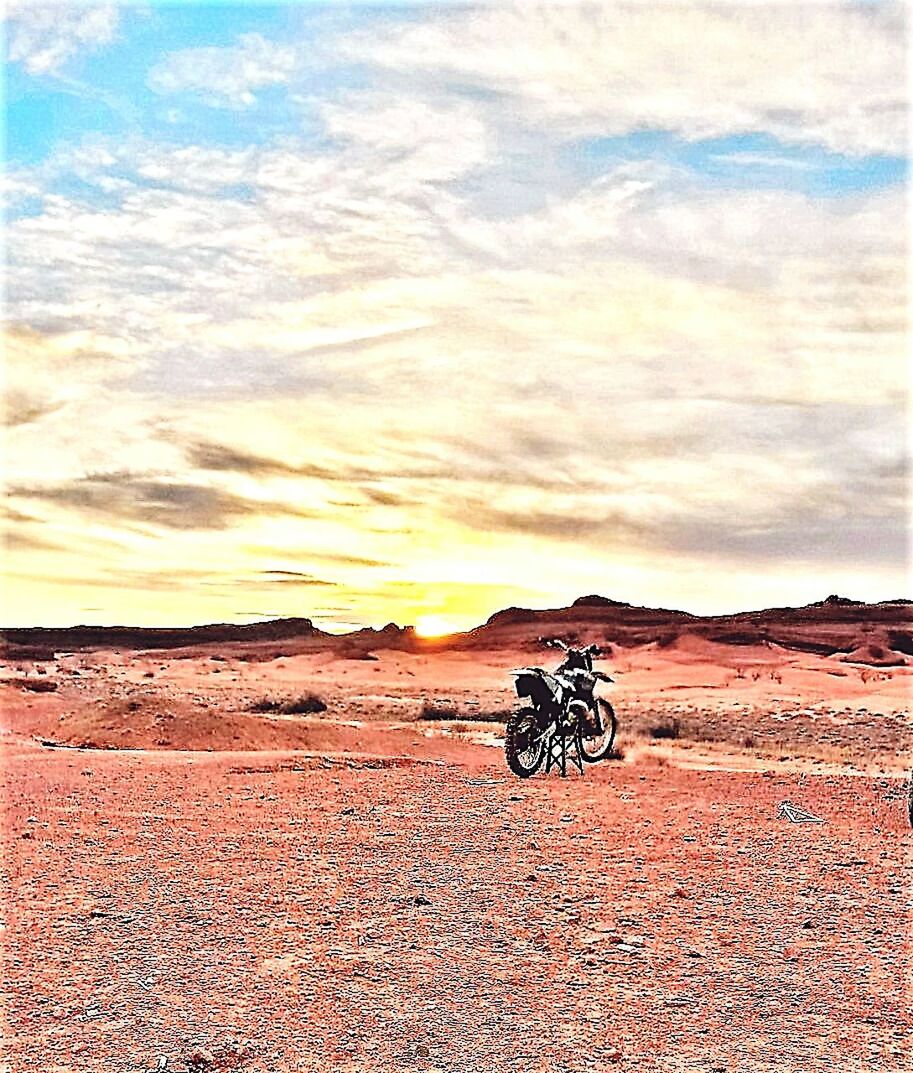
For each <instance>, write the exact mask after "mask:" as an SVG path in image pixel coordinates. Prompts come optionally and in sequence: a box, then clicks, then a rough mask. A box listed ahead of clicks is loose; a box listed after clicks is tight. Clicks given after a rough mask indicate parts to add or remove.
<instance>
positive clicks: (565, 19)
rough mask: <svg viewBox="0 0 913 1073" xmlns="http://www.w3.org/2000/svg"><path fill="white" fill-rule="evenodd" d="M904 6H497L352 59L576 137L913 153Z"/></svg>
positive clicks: (367, 48) (397, 30) (441, 15)
mask: <svg viewBox="0 0 913 1073" xmlns="http://www.w3.org/2000/svg"><path fill="white" fill-rule="evenodd" d="M904 20H905V11H904V8H903V7H902V5H900V4H892V3H887V4H866V5H860V4H852V3H833V4H804V5H798V6H797V5H788V4H723V5H720V4H701V3H687V4H676V5H668V4H648V3H641V4H625V5H613V6H606V5H601V4H552V3H530V2H528V0H523V2H522V3H519V2H514V3H504V4H494V5H490V6H487V7H484V8H481V9H478V10H473V11H472V13H471V14H470V13H468V12H467V11H466V10H464V9H461V8H459V7H450V8H444V9H442V10H440V11H439V12H435V13H434V14H429V17H427V18H423V19H416V20H406V21H404V22H402V23H392V24H390V25H388V26H386V27H379V26H372V27H371V28H370V30H369V31H362V32H359V33H356V34H351V35H348V36H347V37H344V38H342V39H341V40H340V41H339V43H338V48H339V50H340V52H341V54H342V55H343V56H344V57H345V58H346V59H348V60H349V61H352V62H356V61H358V62H361V63H365V64H370V65H375V66H378V67H380V68H383V69H385V70H386V71H387V72H389V74H390V77H391V78H397V79H402V78H403V77H404V75H406V73H408V75H409V76H410V77H411V78H412V79H413V84H414V83H415V82H416V81H418V82H420V84H422V85H424V86H426V87H427V86H434V85H440V84H441V83H445V84H446V83H449V84H451V85H453V86H457V87H466V88H468V89H471V90H473V91H475V92H476V93H478V94H482V93H485V94H489V95H491V96H492V97H493V99H494V100H495V101H496V102H497V103H498V106H499V107H503V102H504V101H505V99H506V100H507V101H508V102H509V105H508V107H509V108H510V110H511V111H514V112H516V113H518V114H519V115H520V116H521V117H522V118H523V119H524V120H525V121H526V122H527V123H531V124H539V125H549V126H552V127H554V126H556V125H560V127H561V128H562V129H563V131H564V133H565V135H566V137H568V138H575V137H576V138H585V137H605V136H607V135H620V134H626V133H629V132H632V131H638V130H645V129H646V130H662V131H675V132H677V133H679V134H681V135H682V136H683V137H686V138H689V139H698V138H713V137H720V136H722V135H727V134H743V133H745V132H748V131H761V132H765V133H768V134H772V135H773V136H774V137H776V138H778V139H780V140H781V141H784V142H792V143H799V144H801V143H810V142H814V143H818V144H821V145H825V146H827V147H828V148H831V149H835V150H837V151H840V152H850V153H896V154H903V153H904V151H905V146H906V120H905V115H906V98H905V92H904V85H905V80H904V76H903V72H904V37H905V35H904Z"/></svg>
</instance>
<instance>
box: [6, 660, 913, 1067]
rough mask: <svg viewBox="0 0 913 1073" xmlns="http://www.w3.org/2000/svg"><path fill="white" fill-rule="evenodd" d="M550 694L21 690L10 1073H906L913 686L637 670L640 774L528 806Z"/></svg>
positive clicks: (72, 663)
mask: <svg viewBox="0 0 913 1073" xmlns="http://www.w3.org/2000/svg"><path fill="white" fill-rule="evenodd" d="M213 655H214V656H216V657H217V658H215V659H213V658H212V656H213ZM529 659H530V654H529V653H528V652H527V653H526V654H525V655H521V654H519V653H514V654H511V653H504V652H500V653H497V654H492V653H487V654H485V653H482V654H480V653H477V652H476V653H472V654H471V655H470V654H467V653H441V654H438V655H412V654H408V653H402V652H384V653H382V654H381V656H380V659H378V660H376V661H372V660H340V659H335V658H332V656H331V655H327V654H323V655H309V656H296V657H293V658H288V659H279V660H276V661H272V662H258V663H247V662H245V661H243V660H238V659H231V660H228V661H226V660H225V659H224V658H222V657H219V656H218V653H215V652H214V653H212V654H210V655H209V656H197V657H196V658H194V659H181V658H180V657H179V655H176V654H175V653H170V654H167V655H164V654H149V653H145V654H144V653H119V652H94V653H80V654H77V655H73V656H63V657H61V658H60V659H58V660H57V661H55V662H53V663H48V664H45V665H44V666H43V669H44V670H45V672H46V673H45V674H43V675H40V674H39V673H38V670H39V668H38V666H37V665H36V666H32V665H28V664H24V665H20V666H18V667H17V666H7V667H6V668H4V670H3V672H2V676H3V677H4V678H5V679H9V680H10V681H7V682H6V683H5V684H4V685H2V686H0V691H2V692H0V703H2V722H0V747H2V784H3V785H2V794H3V801H4V803H5V808H4V816H3V825H2V832H0V841H2V847H0V849H2V860H3V862H4V865H3V868H4V874H3V883H4V897H3V901H4V913H3V922H2V923H3V927H2V931H0V943H2V953H3V959H4V972H3V975H4V982H5V990H6V997H5V999H4V1003H3V1013H4V1021H5V1024H4V1042H3V1052H2V1060H0V1069H2V1070H3V1071H4V1073H18V1071H20V1070H34V1071H42V1073H45V1071H47V1073H65V1071H67V1073H69V1071H74V1073H75V1071H81V1070H98V1071H102V1070H104V1071H106V1073H108V1071H110V1073H115V1071H121V1070H123V1071H128V1070H129V1071H138V1070H154V1069H157V1068H162V1069H167V1070H172V1071H173V1070H178V1071H181V1073H183V1071H187V1070H197V1071H201V1070H218V1069H240V1070H250V1071H262V1073H266V1071H270V1073H284V1071H293V1070H294V1071H317V1070H319V1071H321V1073H322V1071H328V1070H333V1071H346V1073H347V1071H353V1073H354V1071H365V1073H368V1071H375V1070H377V1071H381V1070H383V1071H386V1070H397V1069H409V1070H418V1071H427V1073H433V1071H435V1070H441V1071H457V1070H473V1071H476V1070H505V1071H506V1070H518V1071H519V1070H523V1071H524V1073H526V1071H530V1070H532V1071H539V1070H542V1071H555V1073H557V1071H575V1073H576V1071H578V1070H579V1071H583V1070H590V1069H594V1068H601V1067H603V1066H606V1065H609V1066H611V1067H612V1068H615V1067H616V1066H617V1067H618V1068H627V1069H632V1070H635V1069H636V1070H643V1071H647V1070H660V1071H666V1070H668V1071H670V1073H671V1071H684V1070H689V1071H690V1070H707V1071H711V1070H719V1071H722V1070H730V1069H752V1070H754V1069H758V1070H776V1071H780V1070H782V1071H787V1070H789V1071H792V1070H798V1069H801V1070H817V1069H820V1070H824V1069H830V1068H831V1067H832V1066H836V1067H837V1068H840V1069H843V1070H852V1071H856V1070H858V1071H862V1070H865V1071H869V1070H873V1069H878V1070H886V1071H893V1070H898V1071H899V1070H902V1069H903V1070H905V1069H907V1068H909V1066H908V1058H909V1053H910V1050H909V1048H910V1043H911V1029H913V1020H911V1016H910V1014H909V1012H908V1011H909V1007H910V1005H911V1001H910V1000H911V998H913V984H911V958H913V955H911V941H910V940H911V910H910V906H911V895H913V852H911V851H913V831H911V830H910V827H909V825H908V821H907V815H906V800H905V793H906V787H905V782H904V777H905V774H906V772H907V770H908V769H909V754H910V737H911V720H910V716H909V713H908V710H907V709H908V704H907V701H908V698H909V687H910V681H911V679H910V675H911V674H913V670H911V669H909V668H906V667H900V668H890V669H884V670H879V671H877V672H875V671H872V669H868V671H867V672H866V673H865V674H863V673H862V671H861V670H858V669H855V668H852V667H849V666H847V665H846V664H841V663H839V662H837V661H836V660H835V659H834V658H833V657H819V656H809V655H804V654H798V653H795V652H785V651H783V650H780V649H776V648H771V647H768V646H763V647H760V646H759V647H758V648H757V649H748V650H746V649H745V648H744V647H742V648H739V649H737V650H734V649H733V648H732V647H731V646H730V647H725V646H716V645H710V644H709V642H706V641H698V640H694V639H684V640H683V641H681V642H679V644H677V645H675V646H671V647H669V648H665V649H657V648H656V646H655V645H647V646H643V647H642V648H638V649H629V650H625V651H624V652H623V653H622V654H621V655H620V656H619V657H618V659H617V660H616V661H615V662H613V663H612V664H611V665H610V667H609V669H611V670H612V672H613V673H615V674H616V675H617V683H616V687H615V689H614V691H613V693H612V694H611V696H612V699H613V702H614V703H615V706H616V709H617V711H618V714H619V719H620V723H621V728H622V732H621V745H622V749H623V752H624V759H623V760H622V761H615V762H606V763H603V764H600V765H595V766H593V767H589V768H588V769H587V771H586V774H585V776H584V777H580V776H578V775H573V776H571V777H569V778H567V779H565V780H562V779H560V778H559V777H557V776H556V775H550V776H548V777H545V776H537V777H536V778H535V779H533V780H530V781H525V782H524V781H520V780H517V779H515V778H514V777H513V776H511V775H510V774H509V773H508V771H507V769H506V767H505V765H504V762H503V754H502V753H501V752H500V751H499V749H498V747H497V745H498V739H499V723H498V722H497V721H491V722H486V721H484V717H492V716H498V715H499V713H502V712H503V711H504V710H506V709H508V708H509V707H510V706H511V705H512V703H513V700H512V698H511V695H510V692H509V679H506V678H505V674H504V672H505V669H506V668H508V667H510V666H514V665H517V664H518V663H525V662H528V661H529ZM74 672H76V673H74ZM39 678H40V679H42V680H48V681H51V682H53V683H54V684H55V685H56V689H53V690H48V691H46V692H37V693H36V692H32V691H31V690H29V689H24V688H23V686H22V679H27V680H29V681H31V680H33V679H34V680H37V679H39ZM308 692H314V693H316V694H319V696H320V697H322V698H323V699H324V701H325V702H326V704H327V710H326V711H324V712H319V713H314V714H311V715H289V714H282V713H256V712H251V711H249V710H248V709H249V707H250V705H251V704H253V703H255V702H256V701H258V700H262V699H263V698H264V697H267V698H272V699H288V698H291V697H295V696H298V695H300V694H303V693H308ZM423 712H424V715H425V716H429V715H430V716H432V718H420V716H422V714H423ZM441 715H445V716H448V717H450V718H446V719H441V718H439V717H440V716H441ZM676 721H677V722H676ZM657 727H663V728H666V730H668V728H669V727H672V728H673V730H672V732H671V736H669V735H668V734H667V736H660V737H656V736H654V732H655V729H656V728H657ZM663 733H665V731H664V732H663ZM38 739H43V740H44V741H45V742H49V741H53V742H56V743H58V744H59V745H62V746H69V747H64V748H52V747H46V746H42V745H41V744H39V741H38ZM86 743H90V744H92V745H94V746H98V748H74V747H73V746H78V745H84V744H86ZM784 800H789V801H791V802H794V803H796V804H798V805H801V806H804V807H805V808H807V809H809V810H811V812H812V813H814V814H815V815H817V816H818V817H820V818H821V819H822V820H823V821H824V822H822V823H819V824H792V823H790V822H789V821H788V820H786V819H784V818H782V816H779V815H778V806H779V805H780V803H781V802H783V801H784Z"/></svg>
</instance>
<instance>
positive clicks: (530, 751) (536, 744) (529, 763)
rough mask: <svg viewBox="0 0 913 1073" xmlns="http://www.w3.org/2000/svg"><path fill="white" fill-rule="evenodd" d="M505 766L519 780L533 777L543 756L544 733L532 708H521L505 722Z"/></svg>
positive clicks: (540, 764)
mask: <svg viewBox="0 0 913 1073" xmlns="http://www.w3.org/2000/svg"><path fill="white" fill-rule="evenodd" d="M504 755H505V756H506V757H507V766H508V767H509V768H510V770H511V771H512V772H513V773H514V774H515V775H519V776H520V778H521V779H528V778H529V777H530V775H535V774H536V772H537V771H538V770H539V768H540V767H541V766H542V760H543V757H544V756H545V733H544V732H543V731H542V730H540V729H539V722H538V720H537V718H536V713H535V711H534V710H533V709H532V708H521V709H520V711H518V712H514V714H513V715H512V716H511V717H510V718H509V719H508V720H507V726H506V727H505V730H504Z"/></svg>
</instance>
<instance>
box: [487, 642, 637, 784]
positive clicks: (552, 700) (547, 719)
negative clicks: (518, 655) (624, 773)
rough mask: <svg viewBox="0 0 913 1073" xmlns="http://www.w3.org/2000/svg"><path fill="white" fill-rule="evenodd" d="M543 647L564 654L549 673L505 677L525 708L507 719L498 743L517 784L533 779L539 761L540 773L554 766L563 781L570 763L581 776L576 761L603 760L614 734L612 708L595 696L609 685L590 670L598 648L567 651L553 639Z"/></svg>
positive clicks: (532, 670) (522, 671)
mask: <svg viewBox="0 0 913 1073" xmlns="http://www.w3.org/2000/svg"><path fill="white" fill-rule="evenodd" d="M545 643H546V644H547V645H550V646H551V647H553V648H559V649H560V650H561V651H562V652H563V653H564V659H563V660H562V662H561V664H560V666H559V667H557V668H556V669H555V671H554V672H553V673H549V672H548V671H546V670H543V669H542V668H541V667H519V668H517V669H515V670H512V671H511V672H510V673H511V674H512V675H513V676H514V679H515V682H514V684H515V687H516V690H517V695H518V696H519V697H520V699H521V700H526V701H527V702H528V703H527V704H526V705H524V707H522V708H520V710H519V711H516V712H514V713H513V714H512V715H511V717H510V718H509V719H508V721H507V727H506V729H505V738H504V752H505V755H506V757H507V765H508V767H509V768H510V770H511V771H512V772H513V773H514V774H515V775H519V776H520V778H521V779H528V778H529V777H530V776H531V775H535V774H536V772H537V771H538V770H539V768H540V767H541V766H542V762H543V760H545V761H546V767H545V770H546V772H548V771H549V770H550V769H551V767H552V766H553V765H554V764H557V765H558V766H559V768H560V770H561V774H562V775H566V774H567V761H568V758H570V760H571V762H572V763H574V764H576V766H577V769H578V770H579V771H580V772H581V773H582V772H583V764H582V763H581V758H582V759H583V760H584V761H586V762H587V763H589V764H594V763H596V761H598V760H603V759H604V758H605V757H606V756H607V755H608V754H609V753H610V752H611V750H612V746H613V745H614V743H615V732H616V730H617V729H618V722H617V720H616V718H615V711H614V709H613V708H612V705H611V704H609V702H608V701H607V700H605V699H603V698H602V697H597V696H596V694H595V688H596V683H597V682H612V681H614V679H612V678H610V677H609V675H607V674H604V673H603V672H602V671H597V670H594V669H593V657H594V656H598V655H599V654H600V652H599V646H598V645H587V647H586V648H571V647H570V646H568V645H566V644H565V643H564V642H563V641H560V640H557V639H553V640H550V641H546V642H545ZM569 746H570V747H571V749H572V751H571V752H570V753H569V752H568V748H569Z"/></svg>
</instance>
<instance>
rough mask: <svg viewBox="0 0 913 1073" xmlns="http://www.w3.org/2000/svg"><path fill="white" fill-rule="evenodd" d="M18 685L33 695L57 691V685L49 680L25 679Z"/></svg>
mask: <svg viewBox="0 0 913 1073" xmlns="http://www.w3.org/2000/svg"><path fill="white" fill-rule="evenodd" d="M17 685H19V686H21V687H22V688H23V689H28V690H30V691H31V692H32V693H53V692H54V691H55V690H56V689H57V683H56V682H55V681H53V679H48V678H23V679H22V680H21V681H20V682H18V683H17Z"/></svg>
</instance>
